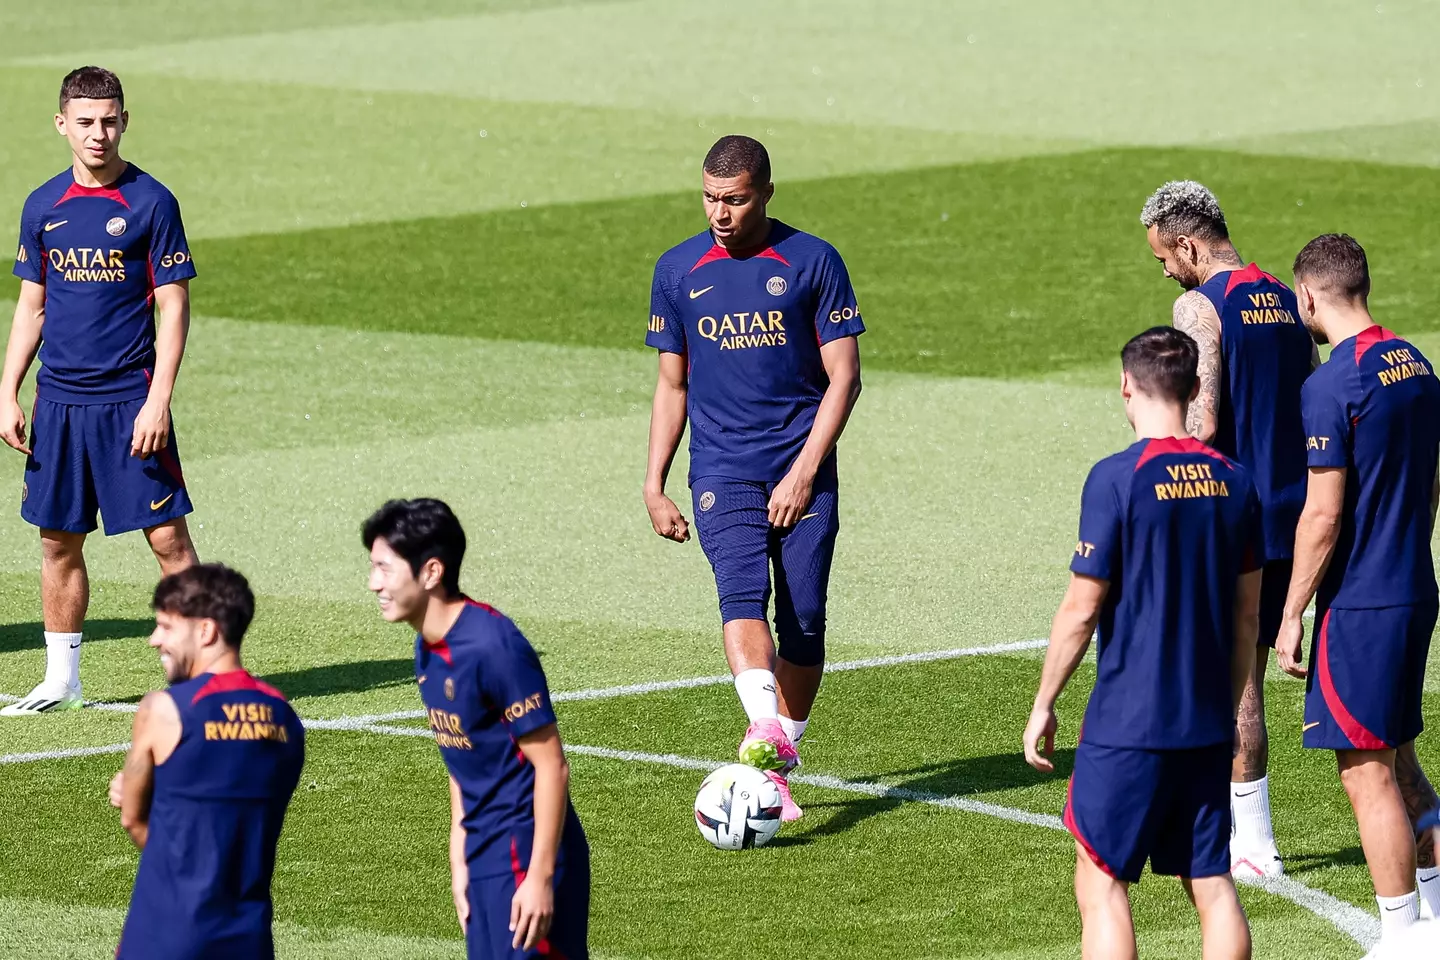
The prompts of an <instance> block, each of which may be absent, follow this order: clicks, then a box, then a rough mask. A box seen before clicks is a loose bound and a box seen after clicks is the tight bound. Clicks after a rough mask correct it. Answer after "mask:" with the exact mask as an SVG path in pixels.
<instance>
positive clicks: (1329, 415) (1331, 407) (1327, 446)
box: [1300, 375, 1351, 467]
mask: <svg viewBox="0 0 1440 960" xmlns="http://www.w3.org/2000/svg"><path fill="white" fill-rule="evenodd" d="M1326 386H1327V385H1326V384H1324V383H1321V382H1320V378H1319V377H1316V376H1313V375H1312V376H1311V377H1310V379H1309V380H1306V381H1305V386H1304V387H1303V388H1302V389H1301V392H1300V413H1301V417H1302V418H1303V419H1304V422H1305V449H1306V457H1307V461H1308V463H1309V465H1310V466H1312V467H1344V466H1348V465H1349V462H1350V438H1351V429H1350V428H1351V425H1350V418H1349V417H1348V416H1346V414H1345V408H1344V405H1343V403H1342V402H1341V399H1340V398H1339V397H1338V396H1336V395H1335V393H1334V392H1333V391H1332V390H1328V389H1326Z"/></svg>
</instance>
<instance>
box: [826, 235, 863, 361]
mask: <svg viewBox="0 0 1440 960" xmlns="http://www.w3.org/2000/svg"><path fill="white" fill-rule="evenodd" d="M864 332H865V324H864V323H862V322H861V320H860V307H859V305H858V304H857V302H856V300H855V288H854V287H852V286H850V271H849V270H847V269H845V261H844V260H841V259H840V254H839V253H838V252H836V251H835V250H834V249H833V248H832V247H828V246H827V247H826V248H825V253H824V255H823V256H822V257H821V258H820V264H819V267H818V269H817V272H816V277H815V334H816V336H817V337H819V339H820V342H821V343H822V344H824V343H829V342H830V341H832V340H839V339H840V338H841V337H858V336H859V335H860V334H862V333H864Z"/></svg>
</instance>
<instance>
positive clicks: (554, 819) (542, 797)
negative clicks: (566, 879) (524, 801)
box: [527, 753, 570, 881]
mask: <svg viewBox="0 0 1440 960" xmlns="http://www.w3.org/2000/svg"><path fill="white" fill-rule="evenodd" d="M569 791H570V765H569V764H568V763H566V762H565V756H564V754H563V753H562V754H560V756H559V757H558V758H551V759H548V761H541V763H540V764H538V765H537V766H536V767H535V839H534V842H533V844H532V845H531V847H530V865H529V867H528V869H527V874H534V875H536V876H539V877H540V878H542V879H544V880H546V881H549V880H551V879H553V878H554V876H555V858H556V857H557V856H558V855H559V851H560V837H561V835H562V834H563V833H564V830H565V815H566V813H567V812H568V811H569V807H570V800H569V796H570V793H569Z"/></svg>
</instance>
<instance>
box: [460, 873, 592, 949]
mask: <svg viewBox="0 0 1440 960" xmlns="http://www.w3.org/2000/svg"><path fill="white" fill-rule="evenodd" d="M524 879H525V874H524V872H523V871H516V872H513V873H509V874H501V875H499V876H495V877H483V878H480V879H472V880H471V881H470V923H469V925H468V926H467V927H466V930H465V956H466V958H467V960H540V958H544V960H589V957H590V948H589V946H588V941H589V929H590V857H589V854H588V852H587V853H585V854H583V855H579V856H571V855H568V854H567V856H566V858H565V861H564V862H563V863H562V864H560V865H559V866H558V867H557V868H556V870H555V916H554V919H553V920H552V921H551V923H550V934H549V936H547V937H546V938H545V939H544V940H541V941H540V942H539V943H537V944H536V945H535V946H534V947H532V948H531V949H529V950H525V949H519V950H517V949H515V948H513V947H511V946H510V943H511V941H512V939H513V938H514V936H515V934H513V933H511V932H510V903H511V901H512V900H514V899H515V891H516V890H517V889H518V888H519V885H520V882H521V881H523V880H524Z"/></svg>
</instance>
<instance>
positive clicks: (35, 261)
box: [13, 203, 45, 283]
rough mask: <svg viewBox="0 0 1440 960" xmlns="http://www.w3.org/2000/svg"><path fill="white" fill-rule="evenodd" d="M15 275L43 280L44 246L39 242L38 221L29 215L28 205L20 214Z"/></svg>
mask: <svg viewBox="0 0 1440 960" xmlns="http://www.w3.org/2000/svg"><path fill="white" fill-rule="evenodd" d="M13 273H14V274H15V276H17V277H19V278H20V279H21V280H29V281H30V282H31V283H44V282H45V248H44V247H43V246H42V245H41V243H40V221H39V219H37V218H35V217H32V216H31V215H30V205H29V204H28V203H27V204H26V205H25V210H24V211H23V212H22V213H21V214H20V246H19V248H18V249H17V250H16V251H15V268H14V270H13Z"/></svg>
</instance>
